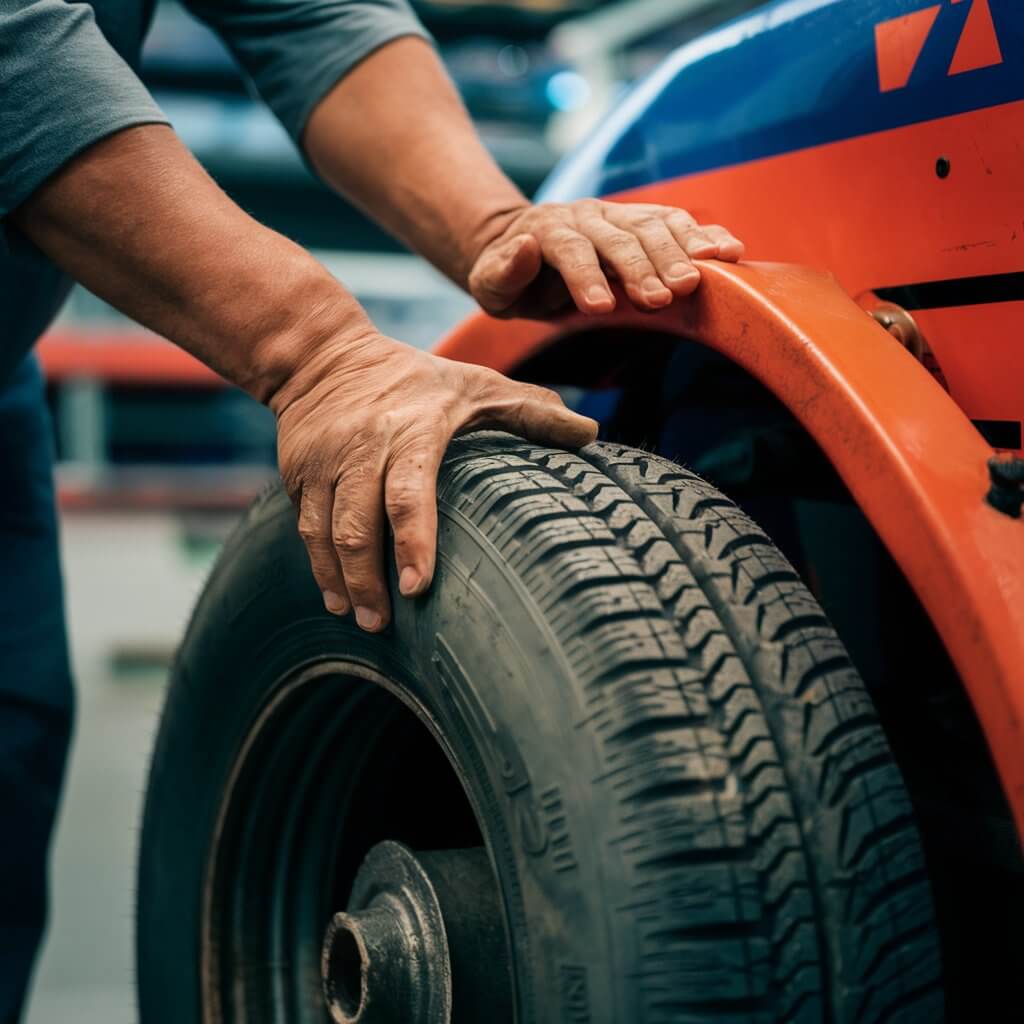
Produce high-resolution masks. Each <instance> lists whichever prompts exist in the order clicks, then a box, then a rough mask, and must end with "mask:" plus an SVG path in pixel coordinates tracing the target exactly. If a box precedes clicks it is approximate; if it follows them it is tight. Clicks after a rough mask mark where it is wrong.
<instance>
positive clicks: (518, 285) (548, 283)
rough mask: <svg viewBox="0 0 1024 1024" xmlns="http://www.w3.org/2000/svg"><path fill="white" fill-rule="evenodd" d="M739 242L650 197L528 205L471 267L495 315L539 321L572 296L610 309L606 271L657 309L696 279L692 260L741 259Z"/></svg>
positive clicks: (596, 308) (481, 297)
mask: <svg viewBox="0 0 1024 1024" xmlns="http://www.w3.org/2000/svg"><path fill="white" fill-rule="evenodd" d="M742 255H743V243H742V242H741V241H739V239H737V238H735V237H733V235H731V234H730V233H729V232H728V231H727V230H726V229H725V228H723V227H719V226H718V225H717V224H705V225H701V224H698V223H697V222H696V221H695V220H694V219H693V218H692V217H691V216H690V215H689V214H688V213H687V212H686V211H685V210H679V209H676V208H674V207H671V206H656V205H653V204H647V203H609V202H603V201H601V200H599V199H582V200H579V201H578V202H575V203H544V204H541V205H539V206H527V207H525V208H523V209H521V210H518V211H517V212H515V213H513V214H511V215H505V216H504V217H503V218H501V222H500V223H499V230H498V232H497V234H496V235H495V236H494V237H493V238H491V239H490V241H488V242H487V244H486V245H485V246H484V248H483V250H482V252H481V253H480V255H479V256H478V257H477V260H476V263H475V264H474V266H473V269H472V270H471V271H470V274H469V289H470V291H471V292H472V294H473V297H474V298H475V299H476V300H477V302H479V303H480V305H481V306H482V307H483V308H484V309H485V310H486V311H487V312H488V313H490V314H491V315H492V316H500V317H513V316H520V317H531V318H534V319H543V318H545V317H548V316H551V315H552V314H554V313H558V312H561V311H563V310H564V309H565V308H566V307H568V306H570V305H571V304H573V303H575V305H576V308H577V309H579V310H580V311H581V312H583V313H594V314H600V313H608V312H610V311H611V310H612V309H614V308H615V298H614V296H613V294H612V291H611V289H610V288H609V287H608V277H609V276H611V277H615V278H617V279H618V280H619V281H621V282H622V285H623V287H624V288H625V290H626V294H627V295H628V296H629V299H630V301H631V302H632V303H633V305H635V306H636V307H637V308H638V309H645V310H656V309H661V308H662V307H663V306H667V305H668V304H669V303H671V302H672V299H673V298H674V297H676V296H682V295H689V294H690V292H692V291H693V290H694V288H696V287H697V285H698V284H699V283H700V271H699V270H698V269H697V267H696V266H694V264H693V263H692V262H691V261H692V260H694V259H722V260H738V259H739V258H740V257H741V256H742Z"/></svg>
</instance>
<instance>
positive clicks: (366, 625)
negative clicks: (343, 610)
mask: <svg viewBox="0 0 1024 1024" xmlns="http://www.w3.org/2000/svg"><path fill="white" fill-rule="evenodd" d="M356 622H358V623H359V627H360V628H361V629H376V628H377V627H378V626H379V625H380V612H375V611H374V610H373V609H372V608H357V609H356Z"/></svg>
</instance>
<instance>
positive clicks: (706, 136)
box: [538, 0, 1024, 201]
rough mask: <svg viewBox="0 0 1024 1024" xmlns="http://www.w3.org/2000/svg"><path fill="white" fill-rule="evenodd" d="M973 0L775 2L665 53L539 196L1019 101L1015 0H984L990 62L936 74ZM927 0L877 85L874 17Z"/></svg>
mask: <svg viewBox="0 0 1024 1024" xmlns="http://www.w3.org/2000/svg"><path fill="white" fill-rule="evenodd" d="M971 6H972V0H963V2H955V0H933V2H932V3H931V4H929V3H928V0H777V2H775V3H772V4H769V5H767V6H766V7H764V8H761V9H758V10H757V11H755V12H754V13H752V14H749V15H747V16H745V17H743V18H741V19H739V20H737V21H734V22H732V23H731V24H728V25H726V26H724V27H723V28H721V29H718V30H717V31H715V32H712V33H710V34H708V35H705V36H702V37H700V38H699V39H696V40H694V41H693V42H692V43H689V44H687V45H686V46H684V47H682V48H680V49H679V50H677V51H676V52H675V53H673V54H672V55H671V56H670V57H669V58H668V59H667V60H666V61H665V62H664V63H663V64H662V65H661V66H660V67H659V68H657V69H656V70H655V71H654V72H652V74H651V75H649V76H648V77H647V78H646V79H644V80H643V81H641V82H640V83H639V84H638V85H637V86H636V87H635V88H634V89H633V90H632V91H631V92H630V93H629V94H628V95H627V96H626V97H625V98H624V99H623V100H622V102H621V103H620V104H619V105H618V107H616V109H614V110H613V111H612V112H611V113H610V114H609V115H608V117H607V118H606V119H605V120H604V122H603V123H602V125H601V127H600V128H599V129H598V131H597V132H596V133H595V134H594V135H593V136H592V137H591V138H590V139H589V140H588V142H587V143H586V144H585V145H583V146H582V147H581V148H580V149H579V150H577V151H576V152H575V153H573V154H571V155H570V156H569V157H567V158H566V159H565V160H564V161H563V162H562V163H561V164H560V165H559V166H558V167H557V168H556V169H555V171H554V172H553V173H552V175H551V177H550V178H549V179H548V181H547V182H546V183H545V185H544V187H543V188H542V190H541V193H540V195H539V197H538V198H540V199H542V200H548V201H567V200H569V199H574V198H579V197H581V196H584V195H606V194H609V193H613V192H620V191H624V190H626V189H631V188H636V187H639V186H642V185H647V184H651V183H653V182H656V181H663V180H665V179H667V178H675V177H680V176H682V175H686V174H693V173H696V172H699V171H706V170H711V169H715V168H719V167H725V166H729V165H733V164H738V163H744V162H747V161H751V160H756V159H759V158H762V157H769V156H775V155H778V154H780V153H788V152H792V151H794V150H798V149H805V148H810V147H814V146H819V145H823V144H825V143H829V142H835V141H838V140H840V139H847V138H852V137H854V136H857V135H864V134H867V133H870V132H878V131H882V130H885V129H889V128H899V127H902V126H904V125H908V124H915V123H918V122H922V121H930V120H934V119H936V118H942V117H947V116H950V115H954V114H960V113H964V112H967V111H970V110H976V109H980V108H983V107H990V106H995V105H997V104H1002V103H1008V102H1011V101H1014V100H1021V99H1024V0H990V9H991V14H992V19H993V22H994V25H995V29H996V34H997V38H998V40H999V45H1000V48H1001V51H1002V56H1003V60H1002V62H1001V63H999V64H995V65H992V66H990V67H984V68H979V69H977V70H973V71H969V72H965V73H961V74H957V75H950V74H949V73H948V71H949V66H950V62H951V60H952V58H953V55H954V53H955V51H956V48H957V43H958V41H959V40H960V38H961V35H962V33H963V29H964V24H965V22H966V19H967V17H968V15H969V13H970V10H971ZM928 7H938V8H939V10H938V14H937V17H936V19H935V23H934V26H933V28H932V29H931V31H930V32H929V34H928V36H927V39H926V41H925V44H924V47H923V49H922V51H921V54H920V57H919V59H918V60H917V62H916V64H915V65H914V68H913V72H912V74H911V76H910V80H909V81H908V83H907V85H906V86H904V87H903V88H899V89H894V90H892V91H888V92H883V91H881V89H880V87H879V74H878V63H877V58H876V52H875V26H876V25H877V24H879V23H880V22H884V21H888V20H890V19H893V18H898V17H901V16H903V15H907V14H912V13H914V12H916V11H920V10H922V9H924V8H928ZM851 174H856V168H851Z"/></svg>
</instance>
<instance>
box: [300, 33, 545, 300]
mask: <svg viewBox="0 0 1024 1024" xmlns="http://www.w3.org/2000/svg"><path fill="white" fill-rule="evenodd" d="M303 145H304V147H305V150H306V152H307V154H308V155H309V158H310V160H311V161H312V162H313V164H314V166H315V167H316V168H317V170H318V171H319V172H320V173H321V174H322V175H323V177H324V178H325V179H326V180H327V181H328V182H329V183H330V184H331V185H332V186H334V187H335V188H336V189H337V190H338V191H340V192H343V193H344V194H345V195H347V196H349V197H350V198H351V199H353V200H354V201H356V202H357V203H359V204H360V205H361V206H362V207H363V208H364V209H366V210H367V211H368V212H369V213H370V214H371V215H372V216H373V217H374V218H376V219H377V220H378V221H379V222H380V223H382V224H383V225H384V226H385V227H387V228H388V229H389V230H390V231H392V232H393V233H394V234H395V235H397V236H398V237H399V238H401V239H403V240H404V241H405V242H406V243H408V245H409V246H410V247H411V248H413V249H414V250H416V251H417V252H420V253H422V254H423V255H424V256H426V257H427V259H429V260H430V261H431V262H432V263H433V264H434V265H435V266H436V267H438V268H439V269H440V270H442V271H443V272H444V273H446V274H447V275H448V276H449V277H451V278H452V279H453V280H454V281H456V282H457V283H458V284H460V285H462V286H465V285H466V283H467V278H468V275H469V271H470V268H471V267H472V264H473V262H474V260H475V258H476V257H477V255H478V254H479V252H480V250H481V249H482V248H483V246H484V245H485V244H486V243H487V242H488V241H490V239H491V238H492V237H493V236H495V235H497V234H498V233H499V232H500V230H501V227H502V226H503V224H504V221H505V220H506V219H507V217H508V216H509V215H510V214H511V213H513V212H514V211H516V210H519V209H521V208H522V207H524V206H526V205H527V201H526V199H525V198H524V197H523V195H522V193H521V192H520V191H519V190H518V189H517V188H516V187H515V185H513V184H512V182H510V181H509V180H508V178H507V177H506V176H505V175H504V174H503V173H502V171H501V170H500V168H499V167H498V166H497V164H495V162H494V160H493V159H492V158H491V156H490V154H489V153H488V152H487V151H486V149H484V147H483V145H482V144H481V142H480V140H479V138H478V137H477V134H476V131H475V129H474V127H473V124H472V122H471V121H470V119H469V116H468V114H467V113H466V110H465V107H464V106H463V105H462V101H461V99H460V98H459V96H458V94H457V92H456V91H455V88H454V87H453V85H452V83H451V81H450V79H449V78H448V75H447V74H446V72H445V70H444V68H443V66H442V64H441V62H440V60H439V59H438V57H437V55H436V53H435V52H434V50H433V49H432V48H431V47H430V46H429V45H428V44H427V43H425V42H424V41H423V40H421V39H416V38H408V39H399V40H397V41H396V42H394V43H391V44H389V45H388V46H385V47H383V48H382V49H380V50H378V51H377V52H376V53H374V54H371V56H370V57H368V58H367V59H366V60H365V61H364V62H363V63H362V64H360V65H359V66H358V67H357V68H356V69H355V70H354V71H353V72H351V73H350V74H349V75H348V76H347V77H346V78H344V79H343V80H342V81H341V82H340V83H339V84H338V85H337V86H335V88H334V89H333V90H332V91H331V92H330V93H328V95H327V96H326V97H325V98H324V99H323V100H322V101H321V103H320V104H319V105H318V106H317V107H316V109H315V110H314V111H313V114H312V116H311V117H310V119H309V123H308V125H307V127H306V132H305V135H304V138H303Z"/></svg>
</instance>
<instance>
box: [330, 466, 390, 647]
mask: <svg viewBox="0 0 1024 1024" xmlns="http://www.w3.org/2000/svg"><path fill="white" fill-rule="evenodd" d="M371 458H372V456H370V457H365V456H354V457H352V458H349V459H346V460H345V462H344V463H343V464H342V469H341V475H340V477H339V479H338V484H337V487H336V488H335V490H334V508H333V512H332V515H331V542H332V545H333V548H334V551H335V553H336V557H337V559H338V561H339V562H340V564H341V571H342V573H343V574H344V579H345V588H346V590H347V591H348V596H349V599H350V601H351V603H352V608H353V610H354V611H355V616H356V622H357V623H358V624H359V626H360V627H361V628H363V629H365V630H367V631H368V632H370V633H375V632H378V631H379V630H381V629H383V628H384V627H385V626H386V625H387V623H388V619H389V618H390V606H389V603H388V592H387V586H386V584H385V582H384V493H383V491H384V482H383V473H382V471H381V467H380V464H379V463H378V462H376V461H375V460H374V461H371Z"/></svg>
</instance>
